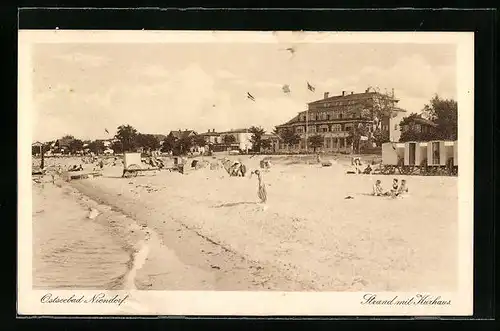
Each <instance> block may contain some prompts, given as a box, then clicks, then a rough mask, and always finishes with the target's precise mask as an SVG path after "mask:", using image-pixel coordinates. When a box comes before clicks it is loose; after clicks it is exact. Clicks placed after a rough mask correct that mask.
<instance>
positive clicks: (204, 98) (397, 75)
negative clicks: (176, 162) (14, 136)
mask: <svg viewBox="0 0 500 331" xmlns="http://www.w3.org/2000/svg"><path fill="white" fill-rule="evenodd" d="M289 47H293V48H294V49H295V52H294V53H293V54H292V53H291V52H290V51H287V50H286V48H289ZM32 54H33V55H32V56H33V58H32V61H33V76H32V79H33V101H34V104H35V114H34V118H33V123H34V127H33V140H35V141H36V140H38V141H48V140H53V139H57V138H59V137H61V136H63V135H65V134H71V135H73V136H75V137H78V138H80V139H103V138H110V137H112V136H113V135H114V134H115V133H116V128H117V127H118V126H119V125H122V124H129V125H132V126H133V127H135V128H136V129H137V130H138V131H139V132H143V133H154V134H165V135H166V134H168V133H169V132H170V130H179V129H180V130H184V129H193V130H195V131H197V132H199V133H201V132H206V131H207V130H208V129H215V130H216V131H225V130H230V129H236V128H243V127H249V126H252V125H255V126H261V127H263V128H264V129H266V131H268V132H269V131H271V130H272V129H273V128H274V126H276V125H279V124H282V123H284V122H286V121H288V120H289V119H291V118H292V117H294V116H295V115H297V113H298V112H300V111H303V110H306V108H307V103H308V102H312V101H315V100H318V99H321V98H323V93H324V92H329V93H330V96H333V95H339V94H341V93H342V91H343V90H344V91H348V93H350V91H353V92H355V93H358V92H363V91H365V90H366V88H367V87H369V86H374V87H378V88H379V89H380V90H381V91H385V90H387V91H389V92H390V91H392V89H393V88H394V92H395V95H396V97H397V98H399V99H400V100H401V101H400V102H399V107H401V108H403V109H405V110H407V112H408V114H409V113H411V112H420V110H421V109H422V108H423V106H424V105H425V104H426V103H428V101H429V100H430V99H431V98H432V97H433V95H434V94H436V93H437V94H438V95H439V96H442V97H445V98H453V99H455V100H456V46H455V45H453V44H401V43H398V44H354V43H349V44H339V43H297V44H279V43H216V44H214V43H177V44H173V43H156V44H152V43H140V44H133V43H123V44H116V43H113V44H103V43H101V44H95V43H73V44H68V43H59V44H36V45H35V46H34V49H33V52H32ZM307 82H309V83H310V84H311V85H313V86H314V87H315V88H316V90H315V92H311V91H309V90H308V89H307ZM285 84H288V85H289V87H290V90H291V92H290V93H289V94H285V93H284V92H283V90H282V87H283V85H285ZM247 92H249V93H251V94H252V95H253V96H254V97H255V101H251V100H249V99H248V98H247ZM105 129H107V130H108V131H109V132H110V134H109V135H108V134H106V132H105Z"/></svg>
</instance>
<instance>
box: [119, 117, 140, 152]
mask: <svg viewBox="0 0 500 331" xmlns="http://www.w3.org/2000/svg"><path fill="white" fill-rule="evenodd" d="M115 138H116V139H118V140H120V142H121V143H122V148H123V151H124V152H130V151H133V150H134V149H135V148H136V147H137V130H136V129H135V128H134V127H132V126H130V125H128V124H127V125H120V126H119V127H118V131H117V133H116V136H115Z"/></svg>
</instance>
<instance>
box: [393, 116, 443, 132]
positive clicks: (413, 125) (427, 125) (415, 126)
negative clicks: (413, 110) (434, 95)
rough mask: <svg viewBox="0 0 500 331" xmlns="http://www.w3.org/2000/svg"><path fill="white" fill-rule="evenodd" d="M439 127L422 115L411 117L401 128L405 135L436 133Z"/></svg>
mask: <svg viewBox="0 0 500 331" xmlns="http://www.w3.org/2000/svg"><path fill="white" fill-rule="evenodd" d="M437 127H438V125H437V124H436V123H434V122H432V121H430V120H428V119H425V118H423V117H422V116H421V115H417V116H414V117H409V118H407V119H406V120H405V123H404V124H403V125H402V126H401V131H402V132H403V133H405V132H408V131H413V132H415V133H422V134H428V133H431V134H432V133H434V132H436V129H437Z"/></svg>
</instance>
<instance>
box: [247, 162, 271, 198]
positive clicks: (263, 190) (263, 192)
mask: <svg viewBox="0 0 500 331" xmlns="http://www.w3.org/2000/svg"><path fill="white" fill-rule="evenodd" d="M252 174H256V175H257V178H258V179H259V187H258V190H257V196H258V197H259V199H260V202H261V203H266V201H267V192H266V184H265V183H264V179H263V178H262V173H261V172H260V171H259V170H255V171H252V172H251V173H250V177H252Z"/></svg>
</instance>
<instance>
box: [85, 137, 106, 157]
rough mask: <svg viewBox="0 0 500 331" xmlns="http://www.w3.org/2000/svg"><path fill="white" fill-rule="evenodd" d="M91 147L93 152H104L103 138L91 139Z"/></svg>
mask: <svg viewBox="0 0 500 331" xmlns="http://www.w3.org/2000/svg"><path fill="white" fill-rule="evenodd" d="M89 149H90V151H91V152H92V153H95V154H101V153H102V152H104V149H105V148H104V142H103V141H101V140H94V141H91V142H90V144H89Z"/></svg>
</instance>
